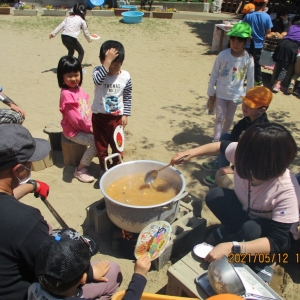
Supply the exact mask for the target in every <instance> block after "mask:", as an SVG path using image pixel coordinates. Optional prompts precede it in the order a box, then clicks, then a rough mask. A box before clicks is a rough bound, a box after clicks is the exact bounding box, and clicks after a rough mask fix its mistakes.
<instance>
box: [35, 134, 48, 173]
mask: <svg viewBox="0 0 300 300" xmlns="http://www.w3.org/2000/svg"><path fill="white" fill-rule="evenodd" d="M31 134H32V136H33V137H34V138H41V139H45V140H47V141H48V142H49V136H48V135H47V134H46V133H44V132H42V131H39V132H32V133H31ZM51 166H53V156H52V150H50V152H49V154H48V155H47V156H46V157H45V158H44V159H42V160H39V161H34V162H32V171H35V172H37V171H41V170H44V169H46V168H49V167H51Z"/></svg>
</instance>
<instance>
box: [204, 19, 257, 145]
mask: <svg viewBox="0 0 300 300" xmlns="http://www.w3.org/2000/svg"><path fill="white" fill-rule="evenodd" d="M251 32H252V30H251V27H250V26H249V25H248V24H247V23H245V22H239V23H237V24H236V25H234V26H233V27H232V29H231V30H230V31H229V32H228V33H227V35H228V36H229V37H230V48H228V49H225V50H223V51H222V52H220V53H219V54H218V56H217V58H216V60H215V62H214V66H213V69H212V72H211V74H210V79H209V84H208V90H207V95H208V97H209V99H208V102H211V101H213V99H215V101H216V105H215V106H216V119H215V125H214V134H213V141H216V142H217V141H219V140H220V137H221V135H222V134H224V133H227V132H228V130H229V129H230V127H231V125H232V122H233V118H234V114H235V111H236V108H237V104H236V103H235V101H236V100H238V99H240V97H241V96H243V95H245V93H246V91H247V90H249V89H250V88H251V87H253V85H254V63H253V58H252V56H251V55H249V53H248V52H247V51H245V49H244V46H245V45H246V43H247V42H248V40H249V38H250V37H251ZM246 78H247V87H246V89H245V87H244V83H245V79H246Z"/></svg>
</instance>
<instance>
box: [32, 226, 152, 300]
mask: <svg viewBox="0 0 300 300" xmlns="http://www.w3.org/2000/svg"><path fill="white" fill-rule="evenodd" d="M91 256H92V251H91V249H90V246H89V244H88V242H87V241H86V240H85V239H84V237H82V236H80V234H79V233H78V232H76V231H75V230H74V229H72V228H65V229H63V230H57V231H54V232H53V234H52V235H49V236H48V237H47V238H46V239H45V241H44V242H43V244H42V245H41V247H40V250H39V252H38V254H37V257H36V262H35V273H36V275H37V278H38V282H35V283H33V284H32V285H31V286H30V287H29V289H28V299H30V300H42V299H49V300H60V299H64V300H68V299H70V300H71V299H72V300H75V299H78V300H79V299H81V300H85V299H86V300H92V299H100V300H105V299H107V300H108V299H111V296H112V295H113V294H114V293H115V292H116V290H117V289H118V287H119V285H120V283H121V281H122V275H121V272H120V268H119V266H118V265H117V264H114V263H110V266H111V268H110V270H109V271H108V272H107V270H106V272H105V269H104V272H103V265H105V264H106V265H107V264H108V262H103V261H102V262H93V263H91V262H90V260H91ZM150 266H151V262H150V258H149V256H148V255H147V254H145V255H144V256H141V257H140V258H139V259H138V261H137V263H136V265H135V274H134V275H133V277H132V281H131V283H130V284H129V289H128V291H127V293H126V296H125V297H124V299H125V298H126V299H130V300H137V299H140V297H141V295H142V292H143V290H144V287H145V285H146V282H147V280H146V275H147V273H148V271H149V269H150Z"/></svg>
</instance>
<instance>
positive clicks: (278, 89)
mask: <svg viewBox="0 0 300 300" xmlns="http://www.w3.org/2000/svg"><path fill="white" fill-rule="evenodd" d="M279 91H280V85H279V84H274V85H273V87H272V92H273V93H278V92H279Z"/></svg>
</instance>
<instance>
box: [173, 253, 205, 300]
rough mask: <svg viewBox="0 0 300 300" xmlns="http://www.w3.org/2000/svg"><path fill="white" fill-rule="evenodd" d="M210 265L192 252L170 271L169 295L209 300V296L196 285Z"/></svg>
mask: <svg viewBox="0 0 300 300" xmlns="http://www.w3.org/2000/svg"><path fill="white" fill-rule="evenodd" d="M208 265H209V264H208V263H207V262H205V261H204V260H203V259H202V258H199V257H197V256H195V255H194V254H193V252H190V253H189V254H187V255H186V256H184V257H183V258H182V259H181V260H179V261H178V262H176V263H175V264H174V265H173V266H171V267H170V268H169V269H168V272H167V275H168V284H167V295H171V296H189V297H196V298H197V297H198V298H199V299H207V298H208V297H209V296H208V295H207V294H206V293H205V292H204V291H203V290H202V288H201V287H200V286H199V285H198V284H196V282H195V278H196V277H197V276H198V275H200V274H202V273H203V272H205V271H206V270H207V268H208Z"/></svg>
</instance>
